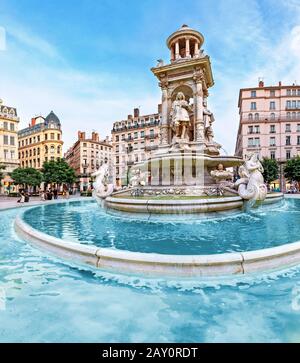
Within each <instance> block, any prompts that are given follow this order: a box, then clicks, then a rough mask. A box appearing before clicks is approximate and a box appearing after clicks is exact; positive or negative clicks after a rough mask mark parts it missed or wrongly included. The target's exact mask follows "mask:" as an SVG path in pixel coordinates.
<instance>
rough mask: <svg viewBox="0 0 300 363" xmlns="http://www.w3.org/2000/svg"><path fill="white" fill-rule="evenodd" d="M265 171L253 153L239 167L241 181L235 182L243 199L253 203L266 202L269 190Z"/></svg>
mask: <svg viewBox="0 0 300 363" xmlns="http://www.w3.org/2000/svg"><path fill="white" fill-rule="evenodd" d="M263 171H264V169H263V166H262V165H261V163H260V161H259V160H258V154H257V153H252V154H251V155H250V156H249V157H248V158H247V160H246V161H245V163H244V165H242V166H240V167H239V176H240V179H238V180H237V181H236V182H235V188H236V189H237V190H238V193H239V195H240V197H241V198H243V199H246V200H253V201H262V200H265V198H266V196H267V191H268V190H267V187H266V185H265V184H264V177H263V175H262V173H263Z"/></svg>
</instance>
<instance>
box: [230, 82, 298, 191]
mask: <svg viewBox="0 0 300 363" xmlns="http://www.w3.org/2000/svg"><path fill="white" fill-rule="evenodd" d="M238 107H239V115H240V122H239V128H238V133H237V140H236V149H235V153H236V155H238V156H242V157H245V156H246V155H247V154H249V153H250V152H252V151H257V152H259V154H260V157H266V158H271V159H276V160H277V161H278V163H279V166H280V178H279V180H278V181H276V182H275V183H274V187H278V188H280V189H281V190H282V191H285V190H286V189H287V188H289V185H288V183H286V181H285V180H284V176H283V169H284V164H285V162H286V160H288V159H290V158H293V157H295V156H297V155H300V86H298V85H296V84H293V85H290V86H285V85H282V84H281V82H279V83H278V85H277V86H265V85H264V82H263V81H259V84H258V87H253V88H243V89H241V90H240V94H239V102H238Z"/></svg>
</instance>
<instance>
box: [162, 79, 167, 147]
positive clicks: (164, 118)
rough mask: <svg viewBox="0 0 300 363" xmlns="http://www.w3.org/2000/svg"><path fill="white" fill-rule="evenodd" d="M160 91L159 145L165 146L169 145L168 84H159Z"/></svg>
mask: <svg viewBox="0 0 300 363" xmlns="http://www.w3.org/2000/svg"><path fill="white" fill-rule="evenodd" d="M160 87H161V91H162V100H161V101H162V102H161V127H160V144H161V145H162V146H167V145H168V144H169V125H168V82H167V81H162V82H161V83H160Z"/></svg>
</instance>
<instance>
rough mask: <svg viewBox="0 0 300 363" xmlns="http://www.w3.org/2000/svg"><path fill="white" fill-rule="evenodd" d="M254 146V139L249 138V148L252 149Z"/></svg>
mask: <svg viewBox="0 0 300 363" xmlns="http://www.w3.org/2000/svg"><path fill="white" fill-rule="evenodd" d="M252 146H253V138H252V137H251V138H249V139H248V147H252Z"/></svg>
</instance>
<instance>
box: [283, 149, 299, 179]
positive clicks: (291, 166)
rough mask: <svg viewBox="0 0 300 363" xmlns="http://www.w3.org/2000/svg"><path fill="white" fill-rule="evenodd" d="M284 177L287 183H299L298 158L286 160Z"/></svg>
mask: <svg viewBox="0 0 300 363" xmlns="http://www.w3.org/2000/svg"><path fill="white" fill-rule="evenodd" d="M284 176H285V178H286V179H288V181H289V182H292V181H296V182H297V183H299V182H300V156H296V157H295V158H293V159H290V160H287V162H286V166H285V168H284Z"/></svg>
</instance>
